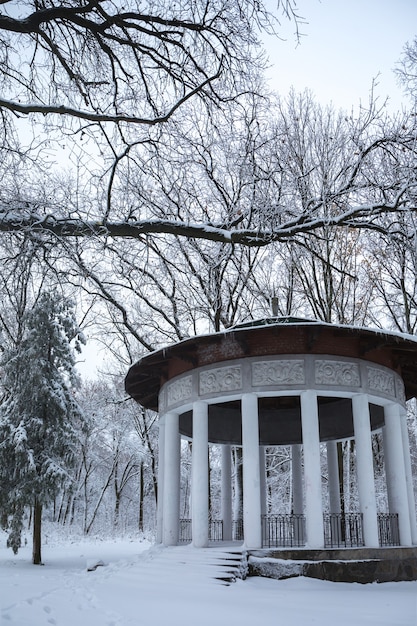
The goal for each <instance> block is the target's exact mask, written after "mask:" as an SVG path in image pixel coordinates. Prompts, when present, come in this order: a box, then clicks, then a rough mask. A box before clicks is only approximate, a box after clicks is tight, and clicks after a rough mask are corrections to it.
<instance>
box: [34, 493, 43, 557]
mask: <svg viewBox="0 0 417 626" xmlns="http://www.w3.org/2000/svg"><path fill="white" fill-rule="evenodd" d="M41 530H42V504H41V503H40V502H39V500H38V499H35V505H34V507H33V551H32V563H33V564H34V565H42V555H41Z"/></svg>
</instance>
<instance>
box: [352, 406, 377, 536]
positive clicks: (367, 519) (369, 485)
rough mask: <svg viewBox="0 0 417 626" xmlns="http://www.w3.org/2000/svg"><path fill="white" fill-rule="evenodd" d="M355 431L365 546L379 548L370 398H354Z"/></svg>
mask: <svg viewBox="0 0 417 626" xmlns="http://www.w3.org/2000/svg"><path fill="white" fill-rule="evenodd" d="M352 412H353V429H354V433H355V446H356V472H357V477H358V492H359V506H360V510H361V513H362V515H363V534H364V541H365V546H366V547H368V548H377V547H378V546H379V538H378V520H377V512H376V498H375V482H374V462H373V456H372V441H371V419H370V414H369V403H368V396H367V395H366V394H356V395H355V396H353V398H352Z"/></svg>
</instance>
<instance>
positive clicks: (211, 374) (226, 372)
mask: <svg viewBox="0 0 417 626" xmlns="http://www.w3.org/2000/svg"><path fill="white" fill-rule="evenodd" d="M239 389H242V370H241V367H240V365H239V366H236V367H219V368H217V369H212V370H207V371H205V372H201V373H200V380H199V393H200V395H204V394H206V393H218V392H222V391H235V390H239Z"/></svg>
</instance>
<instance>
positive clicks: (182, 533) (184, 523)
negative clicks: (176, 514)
mask: <svg viewBox="0 0 417 626" xmlns="http://www.w3.org/2000/svg"><path fill="white" fill-rule="evenodd" d="M208 531H209V541H223V520H221V519H214V520H209V528H208ZM191 541H192V521H191V519H180V529H179V543H191Z"/></svg>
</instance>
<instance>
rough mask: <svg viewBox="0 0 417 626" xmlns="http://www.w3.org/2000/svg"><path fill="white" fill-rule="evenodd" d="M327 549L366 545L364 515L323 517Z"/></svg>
mask: <svg viewBox="0 0 417 626" xmlns="http://www.w3.org/2000/svg"><path fill="white" fill-rule="evenodd" d="M323 521H324V545H325V547H326V548H342V547H343V548H356V547H360V546H363V545H364V541H363V523H362V522H363V516H362V513H345V514H344V515H341V514H336V513H331V514H325V515H324V516H323Z"/></svg>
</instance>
